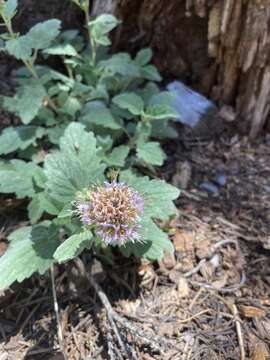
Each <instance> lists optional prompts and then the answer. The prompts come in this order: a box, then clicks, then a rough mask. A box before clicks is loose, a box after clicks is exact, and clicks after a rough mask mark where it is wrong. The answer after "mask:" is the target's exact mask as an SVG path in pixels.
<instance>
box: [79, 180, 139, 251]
mask: <svg viewBox="0 0 270 360" xmlns="http://www.w3.org/2000/svg"><path fill="white" fill-rule="evenodd" d="M76 208H77V213H78V214H79V216H80V218H81V221H82V222H83V224H84V225H88V226H94V227H95V228H96V234H97V235H98V236H99V237H100V238H101V239H102V241H103V242H104V243H105V244H118V245H123V244H125V243H126V242H128V241H131V242H135V241H140V235H139V232H138V230H139V228H140V220H141V216H142V214H143V210H144V201H143V198H142V197H141V196H140V194H139V193H138V192H137V191H135V190H133V189H132V188H131V187H129V186H128V185H126V184H124V183H118V182H116V181H113V182H112V183H108V182H105V183H104V185H103V186H97V187H96V188H94V189H91V190H89V191H88V192H87V196H86V197H85V198H84V200H80V201H78V202H77V204H76Z"/></svg>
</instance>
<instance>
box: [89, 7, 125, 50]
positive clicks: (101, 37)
mask: <svg viewBox="0 0 270 360" xmlns="http://www.w3.org/2000/svg"><path fill="white" fill-rule="evenodd" d="M118 24H119V21H118V20H117V19H116V17H114V16H113V15H111V14H102V15H100V16H98V17H97V18H96V19H95V20H93V21H89V23H88V26H89V28H90V31H91V36H92V37H93V39H94V41H95V42H96V43H97V44H100V45H104V46H107V45H110V44H111V41H110V39H109V37H108V36H107V34H108V33H109V32H110V31H111V30H113V29H114V28H115V27H116V26H117V25H118Z"/></svg>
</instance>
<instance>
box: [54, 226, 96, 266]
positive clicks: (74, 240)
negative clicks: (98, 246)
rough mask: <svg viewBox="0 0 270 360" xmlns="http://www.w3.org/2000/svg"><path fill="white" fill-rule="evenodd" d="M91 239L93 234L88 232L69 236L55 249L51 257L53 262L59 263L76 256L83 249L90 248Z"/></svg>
mask: <svg viewBox="0 0 270 360" xmlns="http://www.w3.org/2000/svg"><path fill="white" fill-rule="evenodd" d="M92 237H93V234H92V232H91V231H89V230H85V231H83V232H82V233H80V234H75V235H72V236H70V237H69V238H68V239H67V240H65V241H64V242H63V243H62V244H61V245H60V246H59V247H58V248H57V249H56V251H55V253H54V255H53V256H54V258H55V260H57V261H58V262H60V263H61V262H64V261H67V260H71V259H73V258H74V257H76V256H78V255H79V254H80V253H81V252H82V251H83V250H84V249H85V248H88V249H89V248H90V247H91V245H92V242H93V238H92Z"/></svg>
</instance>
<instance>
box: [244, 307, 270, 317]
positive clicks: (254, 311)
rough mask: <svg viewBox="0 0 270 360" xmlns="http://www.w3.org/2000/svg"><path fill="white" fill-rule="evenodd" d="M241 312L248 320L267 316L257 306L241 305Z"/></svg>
mask: <svg viewBox="0 0 270 360" xmlns="http://www.w3.org/2000/svg"><path fill="white" fill-rule="evenodd" d="M239 310H240V313H241V314H242V315H243V316H245V317H247V318H253V317H258V318H261V317H264V316H266V311H265V310H263V309H260V308H257V307H255V306H248V305H240V306H239Z"/></svg>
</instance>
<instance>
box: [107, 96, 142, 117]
mask: <svg viewBox="0 0 270 360" xmlns="http://www.w3.org/2000/svg"><path fill="white" fill-rule="evenodd" d="M112 101H113V103H114V104H116V105H117V106H119V107H120V108H121V109H127V110H128V111H130V112H131V113H132V114H133V115H141V113H142V112H143V109H144V102H143V99H142V98H141V97H140V96H139V95H137V94H136V93H132V92H126V93H122V94H119V95H116V96H114V97H113V98H112Z"/></svg>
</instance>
